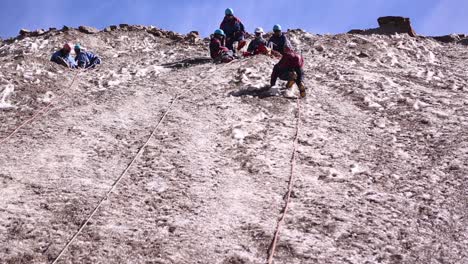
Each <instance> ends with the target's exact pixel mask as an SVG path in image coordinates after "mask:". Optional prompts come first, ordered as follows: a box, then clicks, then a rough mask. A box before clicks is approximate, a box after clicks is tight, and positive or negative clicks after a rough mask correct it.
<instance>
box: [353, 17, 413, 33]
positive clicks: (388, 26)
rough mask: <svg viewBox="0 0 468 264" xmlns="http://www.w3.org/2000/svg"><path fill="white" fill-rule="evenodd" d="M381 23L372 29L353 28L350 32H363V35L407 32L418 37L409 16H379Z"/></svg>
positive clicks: (378, 20)
mask: <svg viewBox="0 0 468 264" xmlns="http://www.w3.org/2000/svg"><path fill="white" fill-rule="evenodd" d="M377 22H378V23H379V27H378V28H372V29H366V30H362V29H353V30H350V31H349V32H348V34H362V35H371V34H380V35H392V34H396V33H400V34H401V33H406V34H408V35H410V36H411V37H416V36H417V35H416V32H415V31H414V29H413V27H412V26H411V20H410V19H409V18H407V17H398V16H386V17H379V18H378V19H377Z"/></svg>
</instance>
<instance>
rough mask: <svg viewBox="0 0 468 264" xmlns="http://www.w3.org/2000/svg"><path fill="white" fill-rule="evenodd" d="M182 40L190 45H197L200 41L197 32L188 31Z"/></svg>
mask: <svg viewBox="0 0 468 264" xmlns="http://www.w3.org/2000/svg"><path fill="white" fill-rule="evenodd" d="M184 40H185V41H188V42H190V43H197V42H199V41H200V40H201V39H200V34H199V33H198V31H190V33H188V34H187V36H185V38H184Z"/></svg>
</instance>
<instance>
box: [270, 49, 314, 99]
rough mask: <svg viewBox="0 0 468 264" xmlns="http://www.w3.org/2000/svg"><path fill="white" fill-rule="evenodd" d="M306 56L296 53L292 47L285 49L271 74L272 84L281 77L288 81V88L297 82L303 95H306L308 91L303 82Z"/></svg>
mask: <svg viewBox="0 0 468 264" xmlns="http://www.w3.org/2000/svg"><path fill="white" fill-rule="evenodd" d="M303 66H304V58H302V56H300V55H299V54H297V53H295V52H294V51H293V50H291V49H290V48H288V47H286V48H285V49H284V54H283V57H282V58H281V60H280V61H279V62H278V63H277V64H276V65H275V67H274V68H273V73H272V74H271V80H270V85H271V87H273V86H275V84H276V80H277V79H278V78H280V79H281V80H283V81H288V82H287V84H286V88H288V89H289V88H291V87H292V86H293V85H294V83H296V84H297V87H298V88H299V92H300V94H301V97H305V96H306V91H305V87H304V83H303V77H304V70H303V69H302V67H303Z"/></svg>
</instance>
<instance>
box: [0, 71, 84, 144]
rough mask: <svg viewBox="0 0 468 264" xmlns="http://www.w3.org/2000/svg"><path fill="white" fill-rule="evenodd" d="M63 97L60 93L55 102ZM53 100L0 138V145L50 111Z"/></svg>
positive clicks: (73, 80)
mask: <svg viewBox="0 0 468 264" xmlns="http://www.w3.org/2000/svg"><path fill="white" fill-rule="evenodd" d="M78 73H79V70H76V73H75V74H74V75H73V78H72V81H71V82H70V85H68V86H67V88H66V89H67V90H69V89H70V88H71V87H72V86H73V84H74V83H75V80H76V77H77V76H78ZM63 95H64V93H62V94H61V95H59V96H58V97H57V98H56V100H55V101H57V100H58V99H60V98H61V97H62V96H63ZM55 101H54V100H52V101H51V102H50V103H48V104H47V105H46V106H44V107H42V108H41V109H39V111H37V113H35V114H34V115H33V116H32V117H31V118H29V119H27V120H26V121H24V122H23V123H21V124H20V125H19V126H18V127H16V128H15V129H14V130H13V131H12V132H11V133H10V134H8V136H6V137H4V138H2V139H1V140H0V145H1V144H3V143H5V142H6V141H7V140H8V139H10V138H11V137H13V136H14V135H16V134H17V133H18V131H19V130H20V129H21V128H23V127H25V126H26V125H27V124H29V123H32V122H33V121H34V120H36V119H37V118H38V117H39V116H40V115H46V114H47V113H48V112H49V111H50V110H51V109H52V104H53V103H54V102H55Z"/></svg>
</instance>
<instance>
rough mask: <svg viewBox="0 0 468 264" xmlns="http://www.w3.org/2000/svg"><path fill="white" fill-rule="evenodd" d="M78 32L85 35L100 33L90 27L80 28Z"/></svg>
mask: <svg viewBox="0 0 468 264" xmlns="http://www.w3.org/2000/svg"><path fill="white" fill-rule="evenodd" d="M78 30H79V31H80V32H83V33H86V34H96V33H99V30H98V29H96V28H93V27H89V26H80V27H78Z"/></svg>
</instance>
